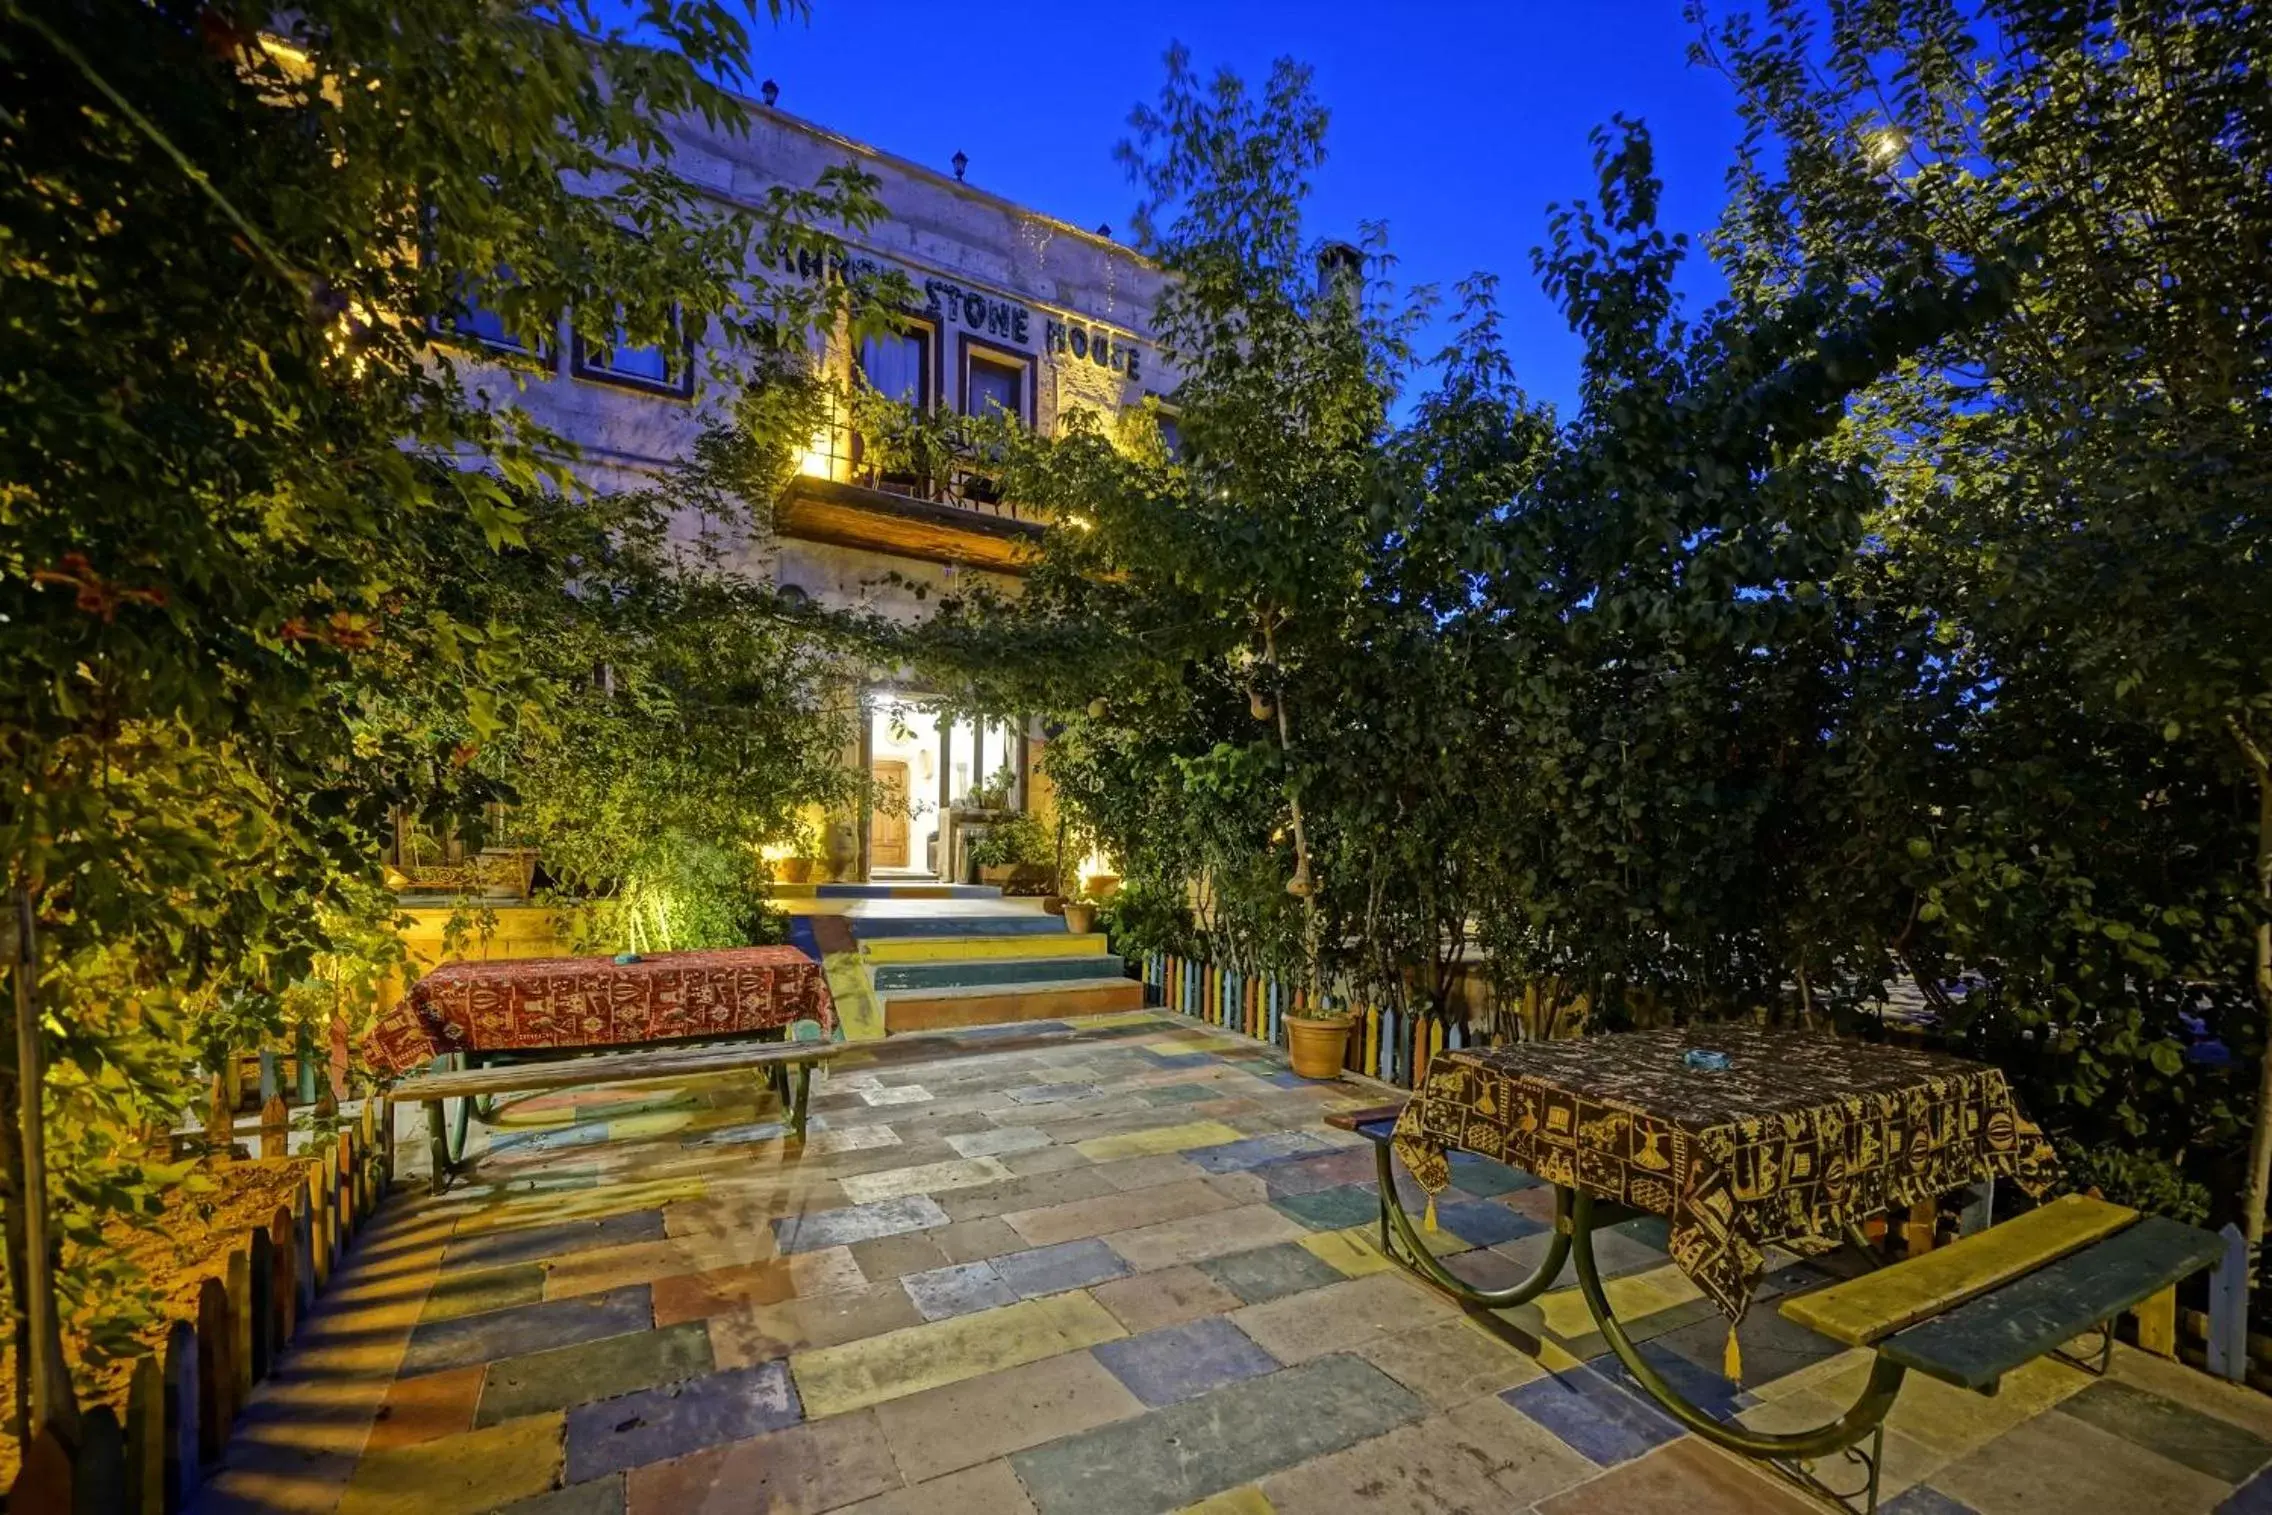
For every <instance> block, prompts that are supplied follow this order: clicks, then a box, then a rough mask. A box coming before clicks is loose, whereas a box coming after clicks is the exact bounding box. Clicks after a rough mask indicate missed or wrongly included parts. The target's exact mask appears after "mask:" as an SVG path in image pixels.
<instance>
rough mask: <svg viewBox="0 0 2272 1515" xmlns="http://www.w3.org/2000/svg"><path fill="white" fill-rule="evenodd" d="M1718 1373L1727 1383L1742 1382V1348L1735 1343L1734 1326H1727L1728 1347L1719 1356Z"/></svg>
mask: <svg viewBox="0 0 2272 1515" xmlns="http://www.w3.org/2000/svg"><path fill="white" fill-rule="evenodd" d="M1720 1374H1721V1376H1722V1377H1724V1378H1725V1379H1727V1381H1728V1382H1729V1383H1732V1384H1740V1383H1742V1382H1743V1348H1742V1347H1740V1346H1738V1345H1737V1344H1736V1328H1735V1326H1734V1324H1733V1323H1732V1322H1731V1323H1730V1324H1729V1326H1728V1348H1727V1350H1726V1351H1725V1352H1723V1353H1722V1354H1721V1356H1720Z"/></svg>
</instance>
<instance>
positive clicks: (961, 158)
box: [954, 148, 970, 184]
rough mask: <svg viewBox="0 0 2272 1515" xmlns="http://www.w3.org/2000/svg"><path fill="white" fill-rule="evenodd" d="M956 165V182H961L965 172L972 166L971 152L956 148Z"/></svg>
mask: <svg viewBox="0 0 2272 1515" xmlns="http://www.w3.org/2000/svg"><path fill="white" fill-rule="evenodd" d="M954 165H955V183H957V184H960V183H962V176H963V172H964V171H965V170H966V169H968V168H969V167H970V154H968V153H966V152H964V151H962V149H960V148H957V149H955V156H954Z"/></svg>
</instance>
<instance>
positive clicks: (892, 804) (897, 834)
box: [868, 758, 907, 868]
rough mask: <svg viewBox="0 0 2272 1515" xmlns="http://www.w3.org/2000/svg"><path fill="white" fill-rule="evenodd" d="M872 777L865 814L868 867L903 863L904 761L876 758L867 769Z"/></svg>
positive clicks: (905, 774) (904, 840) (905, 786)
mask: <svg viewBox="0 0 2272 1515" xmlns="http://www.w3.org/2000/svg"><path fill="white" fill-rule="evenodd" d="M868 773H869V777H871V778H872V779H874V780H875V786H876V790H875V805H874V808H873V809H872V810H871V811H870V812H869V815H868V866H869V867H870V868H904V867H906V866H907V764H905V763H904V762H901V761H900V760H899V759H897V758H879V759H877V760H876V762H875V763H874V764H873V765H872V766H871V767H870V768H869V770H868Z"/></svg>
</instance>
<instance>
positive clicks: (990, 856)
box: [967, 815, 1057, 868]
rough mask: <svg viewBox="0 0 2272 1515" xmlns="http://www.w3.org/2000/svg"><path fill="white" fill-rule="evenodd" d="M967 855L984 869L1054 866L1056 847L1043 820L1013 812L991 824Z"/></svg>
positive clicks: (971, 846) (972, 844)
mask: <svg viewBox="0 0 2272 1515" xmlns="http://www.w3.org/2000/svg"><path fill="white" fill-rule="evenodd" d="M967 855H968V856H969V858H970V860H971V861H972V862H973V863H976V864H977V865H978V866H980V867H981V868H1015V867H1031V868H1047V867H1051V866H1053V865H1054V863H1055V861H1056V858H1057V848H1056V844H1055V842H1054V841H1052V839H1051V838H1050V835H1049V833H1048V832H1047V831H1046V830H1044V829H1043V828H1042V824H1041V822H1040V821H1038V820H1036V819H1035V818H1034V817H1033V816H1031V815H1014V816H1011V817H1010V818H1009V819H1007V820H1001V821H995V822H992V823H990V824H989V825H988V826H987V827H986V830H985V833H984V834H983V835H982V836H980V837H979V838H978V839H977V840H976V841H974V842H972V843H971V844H970V847H969V851H968V854H967Z"/></svg>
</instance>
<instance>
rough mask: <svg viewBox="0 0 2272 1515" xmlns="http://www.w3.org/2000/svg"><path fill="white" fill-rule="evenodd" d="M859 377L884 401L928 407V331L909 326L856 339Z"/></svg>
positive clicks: (915, 406)
mask: <svg viewBox="0 0 2272 1515" xmlns="http://www.w3.org/2000/svg"><path fill="white" fill-rule="evenodd" d="M860 377H862V378H863V379H866V380H867V381H868V386H869V388H871V389H873V390H875V392H876V393H877V394H880V395H882V396H883V397H884V398H885V399H887V400H896V401H898V402H899V403H900V404H902V405H907V406H912V407H913V408H914V409H916V410H929V409H930V408H931V332H930V329H929V328H928V327H922V326H911V327H909V328H908V329H906V330H905V331H887V332H882V333H879V334H878V335H876V336H872V337H863V338H861V339H860Z"/></svg>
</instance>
